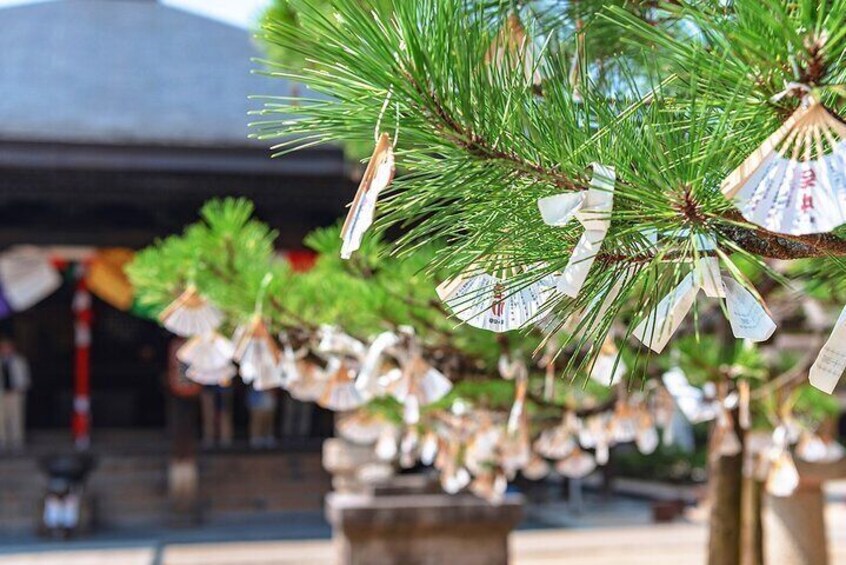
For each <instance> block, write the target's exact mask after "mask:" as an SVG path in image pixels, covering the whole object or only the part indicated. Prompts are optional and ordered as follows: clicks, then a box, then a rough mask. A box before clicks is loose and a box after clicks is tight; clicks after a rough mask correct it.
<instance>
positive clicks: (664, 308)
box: [632, 257, 776, 353]
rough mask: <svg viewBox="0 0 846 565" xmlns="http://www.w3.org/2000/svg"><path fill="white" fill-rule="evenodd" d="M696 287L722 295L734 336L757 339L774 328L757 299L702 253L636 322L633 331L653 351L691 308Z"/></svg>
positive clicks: (711, 294) (765, 337)
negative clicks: (649, 311) (641, 318)
mask: <svg viewBox="0 0 846 565" xmlns="http://www.w3.org/2000/svg"><path fill="white" fill-rule="evenodd" d="M699 290H702V291H703V292H704V293H705V295H706V296H708V297H710V298H725V300H726V311H727V313H728V320H729V324H730V325H731V331H732V333H733V334H734V337H736V338H738V339H748V340H751V341H756V342H760V341H766V340H768V339H769V338H770V337H771V336H772V335H773V332H775V329H776V324H775V322H774V321H773V320H772V318H771V317H770V315H769V314H768V313H767V310H766V308H765V307H764V306H763V305H762V304H761V303H760V301H758V299H757V298H756V297H755V296H754V295H753V294H752V293H751V292H749V291H748V290H747V289H746V288H744V286H743V285H741V284H740V283H738V282H737V281H735V280H734V279H732V278H731V277H721V276H720V266H719V261H718V260H717V258H716V257H703V258H701V259H699V260H698V261H697V262H696V266H695V267H694V269H693V271H691V272H690V273H689V274H688V275H687V276H686V277H685V278H684V279H683V280H682V282H681V283H680V284H679V285H678V286H677V287H676V288H675V289H673V291H672V292H671V293H670V294H668V295H667V296H665V297H664V299H663V300H661V302H659V303H658V306H656V307H655V310H653V311H652V312H651V313H650V314H649V316H648V317H647V318H645V319H644V320H642V321H641V322H640V324H638V326H637V328H635V330H634V332H632V333H633V335H634V336H635V337H636V338H637V339H639V340H640V341H641V343H643V344H644V345H647V346H648V347H649V348H650V349H652V350H653V351H655V352H656V353H661V352H662V351H663V350H664V348H665V347H666V346H667V343H668V342H669V341H670V338H671V337H672V336H673V334H674V333H675V332H676V330H677V329H678V327H679V325H680V324H681V322H682V320H683V319H684V317H685V316H686V315H687V313H688V312H689V311H690V308H691V307H692V306H693V301H694V300H695V299H696V294H697V293H698V291H699Z"/></svg>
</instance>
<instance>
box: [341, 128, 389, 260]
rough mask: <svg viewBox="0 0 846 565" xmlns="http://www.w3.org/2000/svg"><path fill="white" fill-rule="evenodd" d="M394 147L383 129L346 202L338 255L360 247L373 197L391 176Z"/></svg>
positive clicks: (372, 211)
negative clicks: (357, 182) (355, 186)
mask: <svg viewBox="0 0 846 565" xmlns="http://www.w3.org/2000/svg"><path fill="white" fill-rule="evenodd" d="M395 170H396V169H395V165H394V148H393V145H392V144H391V138H390V137H389V136H388V134H387V133H383V134H382V135H381V136H379V141H378V142H377V143H376V148H375V149H374V150H373V156H372V157H371V158H370V162H369V163H368V164H367V169H365V171H364V176H362V177H361V183H360V184H359V185H358V190H357V191H356V193H355V199H354V200H353V201H352V204H351V205H350V211H349V212H348V213H347V219H346V220H345V221H344V226H343V227H342V228H341V239H342V240H344V243H343V245H342V246H341V258H343V259H349V258H350V257H351V256H352V254H353V252H354V251H357V250H358V248H359V247H361V240H362V238H363V237H364V233H365V232H366V231H367V229H368V228H369V227H370V226H371V225H372V224H373V215H374V214H375V212H376V201H377V200H378V199H379V193H380V192H382V191H383V190H384V189H385V188H387V187H388V185H390V184H391V181H392V180H393V179H394V172H395Z"/></svg>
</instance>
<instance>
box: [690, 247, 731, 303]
mask: <svg viewBox="0 0 846 565" xmlns="http://www.w3.org/2000/svg"><path fill="white" fill-rule="evenodd" d="M694 276H695V277H696V283H697V284H698V285H699V287H700V288H701V289H702V292H704V293H705V296H707V297H708V298H725V297H726V288H725V286H724V285H723V281H722V279H721V278H720V260H719V259H717V258H716V257H702V258H700V259H699V260H698V261H697V262H696V269H695V270H694Z"/></svg>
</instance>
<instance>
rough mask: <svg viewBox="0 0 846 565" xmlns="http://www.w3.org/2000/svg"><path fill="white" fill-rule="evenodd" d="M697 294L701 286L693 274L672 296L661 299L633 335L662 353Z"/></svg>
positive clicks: (674, 290)
mask: <svg viewBox="0 0 846 565" xmlns="http://www.w3.org/2000/svg"><path fill="white" fill-rule="evenodd" d="M697 292H699V286H698V285H697V284H696V281H695V279H694V273H693V272H691V273H689V274H688V275H687V276H686V277H685V278H684V279H682V281H681V283H679V285H678V286H677V287H676V288H674V289H673V291H672V292H670V294H668V295H667V296H665V297H664V298H663V299H661V302H659V303H658V305H657V306H656V307H655V309H654V310H653V311H652V312H650V313H649V315H648V316H647V317H646V318H645V319H643V320H642V321H641V322H640V324H638V325H637V327H636V328H635V330H634V332H632V335H634V336H635V337H636V338H637V339H639V340H640V342H641V343H643V344H644V345H647V346H648V347H649V348H650V349H652V350H653V351H655V352H656V353H661V352H662V351H664V348H665V347H666V346H667V343H669V341H670V338H671V337H673V334H674V333H676V330H677V329H678V328H679V326H680V325H681V323H682V320H684V317H685V316H687V313H688V312H689V311H690V308H691V307H692V306H693V301H694V300H695V299H696V293H697Z"/></svg>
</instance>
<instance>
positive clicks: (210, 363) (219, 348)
mask: <svg viewBox="0 0 846 565" xmlns="http://www.w3.org/2000/svg"><path fill="white" fill-rule="evenodd" d="M234 355H235V345H234V344H233V343H232V342H231V341H229V340H228V339H226V338H225V337H223V336H222V335H220V334H219V333H217V332H216V331H212V332H209V333H206V334H203V335H199V336H195V337H192V338H191V339H189V340H188V341H186V342H185V344H184V345H182V347H180V348H179V349H178V350H177V352H176V358H177V359H179V360H180V361H182V362H183V363H186V364H188V365H190V366H191V367H192V368H194V369H196V370H197V371H198V372H201V373H205V372H212V371H215V370H217V369H222V368H224V367H225V366H226V365H229V364H231V362H232V358H233V356H234Z"/></svg>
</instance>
